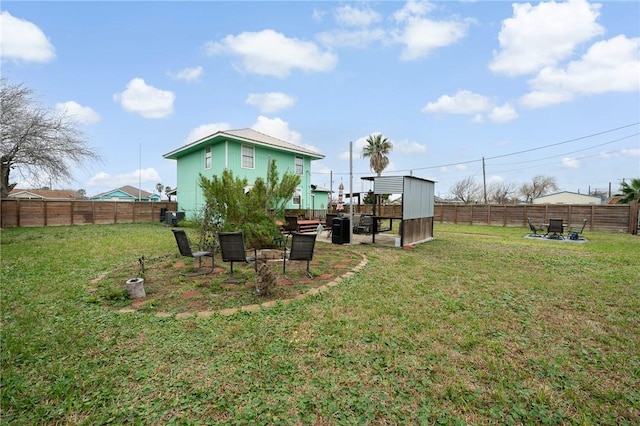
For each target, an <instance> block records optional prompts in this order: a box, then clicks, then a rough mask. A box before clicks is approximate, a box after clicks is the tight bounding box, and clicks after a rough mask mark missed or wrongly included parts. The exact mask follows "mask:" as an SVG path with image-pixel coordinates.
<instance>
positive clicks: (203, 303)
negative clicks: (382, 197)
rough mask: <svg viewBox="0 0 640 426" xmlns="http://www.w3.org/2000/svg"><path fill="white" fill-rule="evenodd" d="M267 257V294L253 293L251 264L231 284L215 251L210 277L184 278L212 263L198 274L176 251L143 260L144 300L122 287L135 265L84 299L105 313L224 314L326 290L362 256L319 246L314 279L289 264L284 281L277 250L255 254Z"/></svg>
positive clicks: (104, 279)
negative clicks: (270, 280) (269, 280)
mask: <svg viewBox="0 0 640 426" xmlns="http://www.w3.org/2000/svg"><path fill="white" fill-rule="evenodd" d="M267 252H268V253H267ZM267 257H268V258H269V260H267V261H264V260H260V262H259V264H260V265H261V266H262V265H263V264H266V265H267V267H268V268H269V269H270V270H271V271H272V272H273V274H274V278H276V280H277V285H275V286H273V288H271V289H270V290H269V291H268V292H267V293H266V294H265V293H264V292H261V293H258V292H257V291H256V283H255V277H256V273H255V271H254V269H253V268H254V264H253V263H242V262H235V264H234V273H233V280H231V277H230V271H229V264H228V263H224V262H222V261H221V257H220V254H219V253H218V254H217V255H216V260H215V262H214V263H215V270H214V271H213V272H212V273H207V274H204V275H198V276H184V275H181V274H180V273H195V272H207V271H211V259H204V260H203V263H202V266H201V269H200V270H199V268H198V267H197V265H198V262H197V261H194V259H191V258H184V257H180V254H179V253H178V252H177V249H175V250H174V253H172V254H168V255H164V256H160V257H156V258H145V259H146V260H145V262H144V265H145V273H144V275H145V283H144V289H145V293H146V297H145V298H144V299H143V300H137V301H132V300H131V299H130V298H129V296H128V294H127V291H126V289H125V285H124V283H125V282H126V281H127V280H128V279H130V278H131V277H136V276H139V275H141V274H140V265H139V263H138V262H134V263H132V264H128V265H125V266H120V267H117V268H114V269H113V270H112V271H109V272H108V273H106V274H104V275H102V276H100V277H98V278H96V279H95V280H91V282H90V285H89V286H88V289H87V291H88V292H89V294H90V296H89V297H88V299H87V300H89V301H92V302H95V303H98V304H100V305H101V306H104V307H106V308H108V309H116V310H118V309H121V308H123V307H127V309H130V308H131V307H134V308H135V309H137V310H139V311H144V312H147V313H151V312H153V313H156V314H158V315H173V314H187V313H194V314H195V313H198V312H203V311H222V310H228V309H233V308H240V307H242V306H248V305H261V304H264V303H267V304H270V302H276V301H287V300H290V299H294V298H296V297H298V296H300V295H303V294H305V293H307V292H308V291H309V290H311V289H314V288H319V287H322V286H326V285H327V284H329V283H330V282H332V281H334V280H336V279H338V278H340V277H341V276H342V275H343V274H345V273H346V272H348V271H350V270H353V268H355V267H356V266H357V265H359V264H360V263H361V262H362V261H363V256H362V255H361V254H359V253H356V252H353V251H352V250H349V246H332V245H330V244H318V246H317V247H316V248H315V250H314V256H313V260H312V261H311V262H310V268H309V270H310V272H311V274H312V276H313V279H310V278H309V277H308V276H307V275H306V262H305V261H289V262H287V270H286V277H284V276H283V274H282V266H283V265H282V249H281V248H279V249H269V250H262V251H261V252H259V254H258V258H259V259H266V258H267ZM132 302H133V303H132ZM207 314H208V312H207Z"/></svg>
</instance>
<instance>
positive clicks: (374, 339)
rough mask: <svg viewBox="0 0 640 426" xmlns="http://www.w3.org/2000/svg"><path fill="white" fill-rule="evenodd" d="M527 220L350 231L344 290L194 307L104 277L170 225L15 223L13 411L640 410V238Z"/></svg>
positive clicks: (7, 398)
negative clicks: (181, 309) (563, 235)
mask: <svg viewBox="0 0 640 426" xmlns="http://www.w3.org/2000/svg"><path fill="white" fill-rule="evenodd" d="M525 232H526V230H525V229H524V228H502V227H487V226H451V225H440V224H436V227H435V231H434V234H435V236H436V239H435V240H434V241H431V242H429V243H426V244H422V245H419V246H417V247H416V248H415V249H414V250H399V249H393V248H381V247H374V246H371V245H366V246H365V245H363V246H352V247H349V248H350V249H352V250H355V251H359V252H362V253H365V254H366V255H367V257H368V258H369V263H368V265H367V267H366V268H365V269H364V270H362V271H361V272H359V273H358V274H356V275H354V276H352V277H349V278H347V279H346V280H345V281H343V282H342V283H340V285H338V286H337V287H334V288H332V289H331V290H330V291H328V292H323V293H320V294H318V295H316V296H313V297H309V298H307V299H304V300H299V301H296V302H294V303H291V304H288V305H284V304H280V305H278V306H276V307H274V308H272V309H268V310H263V311H260V312H258V313H240V314H237V315H234V316H228V317H226V316H221V315H213V316H211V317H210V318H206V319H200V318H195V317H192V318H187V319H184V320H177V319H174V318H161V317H157V316H155V315H154V314H153V312H151V313H134V314H122V313H117V312H114V311H112V310H109V309H105V308H104V307H102V306H100V304H97V303H94V301H93V300H92V296H91V293H90V292H89V289H90V285H89V284H88V283H89V281H91V280H92V279H93V278H95V277H96V276H99V275H101V274H104V273H108V272H110V271H112V270H113V265H127V264H128V263H130V262H131V261H135V259H137V258H138V257H139V256H140V255H141V254H144V255H145V256H147V257H149V258H154V257H161V256H164V255H166V254H167V253H172V252H173V251H175V250H176V249H175V242H174V241H173V236H172V235H168V234H170V233H169V232H168V231H167V229H166V228H163V227H161V226H158V225H155V224H149V225H110V226H84V227H80V226H77V227H60V228H53V227H52V228H25V229H5V230H2V234H1V237H2V240H1V243H2V244H1V250H2V251H1V255H2V270H1V271H2V283H1V285H2V293H1V297H2V299H1V301H2V306H1V309H2V318H1V320H2V351H1V357H2V358H1V360H2V376H1V378H0V383H1V386H2V388H1V391H2V396H1V398H2V399H1V402H2V407H1V408H2V417H1V421H2V423H3V424H18V425H21V424H25V425H31V424H107V423H111V424H123V423H132V424H220V423H223V424H248V423H250V424H332V425H333V424H611V425H619V424H638V423H640V332H639V330H640V268H638V263H639V259H640V254H639V253H640V238H639V237H637V236H631V235H627V234H616V233H602V232H588V233H586V237H587V238H588V239H589V240H590V241H589V243H586V244H571V243H555V242H545V241H536V240H531V239H525V238H522V236H523V235H524V233H525ZM323 244H324V243H323ZM328 247H333V246H331V245H329V246H328Z"/></svg>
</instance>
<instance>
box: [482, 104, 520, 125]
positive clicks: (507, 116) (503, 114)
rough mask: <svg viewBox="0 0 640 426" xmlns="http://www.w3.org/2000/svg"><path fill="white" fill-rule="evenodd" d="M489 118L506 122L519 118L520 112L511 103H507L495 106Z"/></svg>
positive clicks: (497, 121) (498, 121)
mask: <svg viewBox="0 0 640 426" xmlns="http://www.w3.org/2000/svg"><path fill="white" fill-rule="evenodd" d="M489 118H490V119H491V120H492V121H495V122H496V123H506V122H508V121H512V120H515V119H516V118H518V113H517V112H516V110H515V108H514V107H513V106H512V105H511V104H509V103H506V104H504V105H502V106H497V107H494V108H493V109H492V110H491V112H490V113H489Z"/></svg>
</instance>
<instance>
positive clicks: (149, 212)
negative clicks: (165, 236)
mask: <svg viewBox="0 0 640 426" xmlns="http://www.w3.org/2000/svg"><path fill="white" fill-rule="evenodd" d="M177 208H178V203H176V202H175V201H171V202H170V201H159V202H138V201H134V202H127V201H86V200H64V201H62V200H60V201H59V200H23V199H15V200H12V199H4V200H2V202H1V203H0V212H1V214H0V227H2V228H11V227H29V226H62V225H103V224H104V225H106V224H115V223H143V222H156V221H159V220H160V215H161V212H162V209H166V210H167V211H175V210H176V209H177Z"/></svg>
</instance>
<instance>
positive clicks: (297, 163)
mask: <svg viewBox="0 0 640 426" xmlns="http://www.w3.org/2000/svg"><path fill="white" fill-rule="evenodd" d="M163 157H164V158H166V159H169V160H176V163H177V187H178V188H180V196H179V201H178V203H179V204H178V205H179V209H180V210H181V211H184V212H186V213H187V216H192V215H194V214H196V213H197V212H199V211H200V210H201V209H202V207H203V206H204V196H203V194H202V190H201V189H200V185H199V175H200V174H202V175H203V176H206V177H208V178H211V177H212V176H214V175H216V176H221V175H222V171H223V170H225V169H228V170H231V171H232V172H233V175H234V176H235V177H239V178H246V179H247V182H248V183H249V185H251V184H253V182H255V180H256V178H257V177H262V178H265V179H266V176H267V166H268V164H269V161H270V160H275V161H276V166H277V167H278V173H279V175H280V176H281V177H282V175H283V174H284V173H295V174H298V175H300V177H301V182H300V187H299V188H297V190H296V193H295V195H294V196H293V198H292V199H291V200H290V202H289V204H288V205H287V206H286V208H288V209H311V208H313V201H312V196H311V195H312V194H311V161H313V160H319V159H322V158H324V155H322V154H320V153H317V152H314V151H312V150H310V149H307V148H304V147H302V146H299V145H295V144H292V143H289V142H285V141H283V140H280V139H277V138H274V137H272V136H269V135H265V134H264V133H260V132H257V131H255V130H252V129H238V130H224V131H218V132H216V133H214V134H212V135H209V136H206V137H204V138H202V139H199V140H197V141H195V142H192V143H189V144H187V145H184V146H182V147H180V148H178V149H175V150H173V151H171V152H169V153H167V154H165V155H164V156H163Z"/></svg>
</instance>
